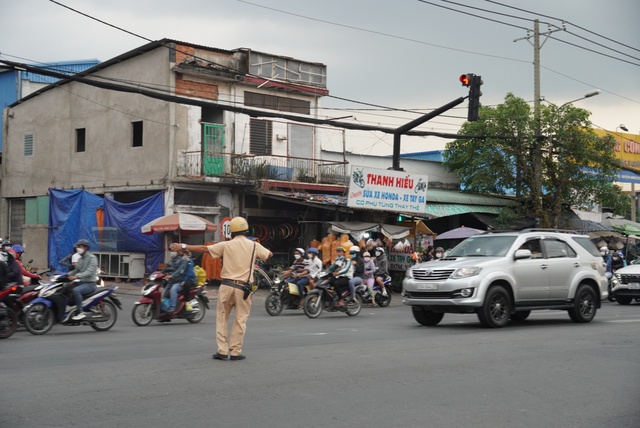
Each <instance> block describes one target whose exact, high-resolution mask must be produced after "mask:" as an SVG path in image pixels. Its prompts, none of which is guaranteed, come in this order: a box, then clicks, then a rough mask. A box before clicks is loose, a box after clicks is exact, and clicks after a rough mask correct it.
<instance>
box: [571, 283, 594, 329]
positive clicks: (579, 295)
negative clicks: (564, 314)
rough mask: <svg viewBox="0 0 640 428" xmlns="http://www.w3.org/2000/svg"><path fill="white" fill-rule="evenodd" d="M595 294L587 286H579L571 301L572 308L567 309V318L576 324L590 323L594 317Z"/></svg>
mask: <svg viewBox="0 0 640 428" xmlns="http://www.w3.org/2000/svg"><path fill="white" fill-rule="evenodd" d="M596 303H597V302H596V293H595V292H594V291H593V288H591V287H589V286H588V285H587V284H581V285H580V286H578V290H577V291H576V297H575V299H573V308H571V309H569V310H568V312H569V318H571V321H573V322H577V323H587V322H590V321H591V320H592V319H593V318H594V317H595V316H596Z"/></svg>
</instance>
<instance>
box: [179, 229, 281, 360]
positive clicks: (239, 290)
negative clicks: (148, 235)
mask: <svg viewBox="0 0 640 428" xmlns="http://www.w3.org/2000/svg"><path fill="white" fill-rule="evenodd" d="M229 230H230V232H231V237H232V239H231V240H230V241H224V242H219V243H217V244H213V245H187V244H180V243H174V244H171V250H172V251H176V250H178V249H183V250H189V251H192V252H198V253H205V252H208V253H209V254H211V257H213V258H218V257H223V262H222V271H221V273H220V276H221V278H222V283H221V284H220V289H219V290H218V307H217V316H216V342H217V346H218V350H217V352H216V353H215V354H213V359H215V360H226V359H227V358H230V359H231V360H232V361H237V360H244V359H245V358H246V357H245V355H244V354H242V342H243V340H244V335H245V332H246V328H247V320H248V319H249V313H250V312H251V299H252V296H251V294H250V292H248V291H250V289H251V288H250V287H251V283H252V282H253V281H252V278H253V267H254V264H255V260H256V259H260V260H263V261H264V260H267V259H268V258H269V257H271V256H272V255H273V254H272V253H271V251H269V250H268V249H266V248H265V247H263V246H262V245H260V244H258V243H257V242H254V241H251V240H250V239H248V238H247V236H246V235H247V233H248V232H249V224H248V223H247V221H246V220H245V219H244V218H242V217H234V218H233V219H232V220H231V222H230V224H229ZM232 310H234V312H235V314H234V318H235V319H234V322H233V326H232V328H231V336H229V334H228V324H229V315H230V314H231V311H232Z"/></svg>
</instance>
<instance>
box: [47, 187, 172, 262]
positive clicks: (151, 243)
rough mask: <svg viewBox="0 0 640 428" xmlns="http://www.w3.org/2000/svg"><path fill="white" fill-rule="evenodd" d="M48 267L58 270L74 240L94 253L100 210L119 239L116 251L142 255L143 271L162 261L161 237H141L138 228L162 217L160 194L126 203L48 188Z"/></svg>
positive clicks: (98, 243)
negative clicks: (86, 242)
mask: <svg viewBox="0 0 640 428" xmlns="http://www.w3.org/2000/svg"><path fill="white" fill-rule="evenodd" d="M49 194H50V198H49V260H48V262H49V266H52V267H53V268H54V269H59V270H61V269H62V268H63V266H61V265H60V264H59V262H60V260H62V259H63V258H64V257H65V256H66V255H67V254H69V253H70V252H71V251H72V250H73V245H74V244H75V243H76V242H77V241H78V239H88V240H89V242H91V249H92V250H93V251H97V250H98V249H99V248H100V246H101V244H102V243H101V242H99V241H100V239H99V236H100V235H99V234H96V230H98V229H97V227H98V214H97V212H98V210H99V209H103V210H104V227H105V228H113V230H114V231H116V232H117V233H116V236H118V237H119V242H118V248H117V251H120V252H140V253H144V254H145V255H146V263H145V265H146V266H147V271H151V270H153V268H154V267H155V266H157V265H158V264H159V263H162V262H163V261H164V260H163V243H162V242H163V236H162V235H161V234H154V235H143V234H142V232H140V227H141V226H142V225H144V224H146V223H148V222H150V221H151V220H154V219H156V218H158V217H161V216H162V215H164V201H163V195H162V193H161V192H160V193H158V194H156V195H154V196H151V197H149V198H146V199H144V200H142V201H138V202H133V203H129V204H125V203H121V202H117V201H114V200H113V199H110V198H101V197H100V196H97V195H94V194H92V193H89V192H87V191H85V190H59V189H49Z"/></svg>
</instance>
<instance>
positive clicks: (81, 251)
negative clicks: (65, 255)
mask: <svg viewBox="0 0 640 428" xmlns="http://www.w3.org/2000/svg"><path fill="white" fill-rule="evenodd" d="M76 253H78V254H84V248H80V247H78V248H76Z"/></svg>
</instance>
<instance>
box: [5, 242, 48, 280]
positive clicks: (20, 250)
mask: <svg viewBox="0 0 640 428" xmlns="http://www.w3.org/2000/svg"><path fill="white" fill-rule="evenodd" d="M11 249H12V250H13V251H14V253H15V254H16V257H15V258H16V263H18V266H20V275H22V276H23V277H25V276H26V277H27V278H30V279H29V280H28V282H29V283H30V282H31V280H32V279H37V280H39V279H42V278H41V277H40V275H38V274H37V273H32V272H29V271H28V270H26V269H25V268H24V265H23V264H22V253H24V247H23V246H22V245H20V244H16V245H14V246H13V247H11ZM23 282H24V283H25V285H29V284H28V283H27V282H26V281H23Z"/></svg>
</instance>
